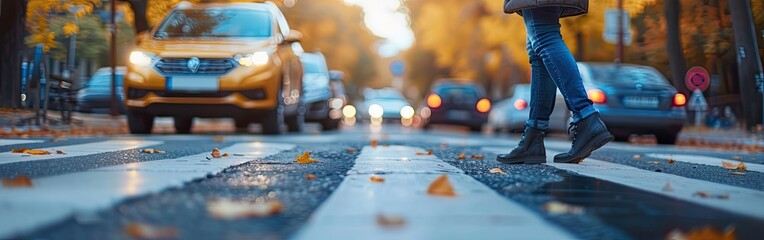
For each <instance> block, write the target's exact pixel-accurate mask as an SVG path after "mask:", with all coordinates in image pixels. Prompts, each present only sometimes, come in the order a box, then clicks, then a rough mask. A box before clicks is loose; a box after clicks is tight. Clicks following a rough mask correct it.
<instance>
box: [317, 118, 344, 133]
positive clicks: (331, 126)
mask: <svg viewBox="0 0 764 240" xmlns="http://www.w3.org/2000/svg"><path fill="white" fill-rule="evenodd" d="M339 127H340V120H339V119H331V118H328V117H327V118H324V119H323V120H321V128H322V129H323V130H324V131H332V130H337V128H339Z"/></svg>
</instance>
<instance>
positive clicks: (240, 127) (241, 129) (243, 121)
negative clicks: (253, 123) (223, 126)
mask: <svg viewBox="0 0 764 240" xmlns="http://www.w3.org/2000/svg"><path fill="white" fill-rule="evenodd" d="M233 121H234V125H235V126H236V132H237V133H247V132H248V131H249V123H250V121H249V119H247V118H245V117H239V118H234V119H233Z"/></svg>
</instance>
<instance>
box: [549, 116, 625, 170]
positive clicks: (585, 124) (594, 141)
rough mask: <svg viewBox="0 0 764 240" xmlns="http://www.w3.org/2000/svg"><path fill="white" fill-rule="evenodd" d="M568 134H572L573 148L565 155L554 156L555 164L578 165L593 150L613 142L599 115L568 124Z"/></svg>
mask: <svg viewBox="0 0 764 240" xmlns="http://www.w3.org/2000/svg"><path fill="white" fill-rule="evenodd" d="M568 134H573V136H572V137H573V147H571V149H570V151H568V152H566V153H560V154H557V155H555V156H554V162H556V163H579V162H581V161H583V160H584V158H587V157H589V155H591V154H592V152H594V150H597V149H599V148H601V147H602V146H604V145H605V144H607V143H608V142H610V141H613V135H610V132H608V130H607V127H606V126H605V123H603V122H602V119H600V114H599V113H594V114H592V115H589V116H588V117H586V118H584V119H581V121H579V122H578V123H570V127H569V128H568Z"/></svg>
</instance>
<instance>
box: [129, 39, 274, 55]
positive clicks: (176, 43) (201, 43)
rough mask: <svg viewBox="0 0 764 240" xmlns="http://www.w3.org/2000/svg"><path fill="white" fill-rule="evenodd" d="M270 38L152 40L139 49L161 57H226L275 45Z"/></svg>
mask: <svg viewBox="0 0 764 240" xmlns="http://www.w3.org/2000/svg"><path fill="white" fill-rule="evenodd" d="M275 45H276V43H275V42H274V41H272V40H271V39H256V40H252V39H241V41H232V40H226V41H220V40H182V41H181V40H153V41H147V42H145V43H143V44H141V46H140V49H141V50H144V51H147V52H152V53H155V54H157V55H159V56H160V57H163V58H182V57H191V56H194V57H200V58H228V57H233V56H234V55H236V54H248V53H254V52H256V51H262V50H268V49H271V48H273V47H275Z"/></svg>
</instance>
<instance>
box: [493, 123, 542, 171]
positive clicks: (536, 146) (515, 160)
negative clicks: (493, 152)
mask: <svg viewBox="0 0 764 240" xmlns="http://www.w3.org/2000/svg"><path fill="white" fill-rule="evenodd" d="M545 134H546V132H545V131H543V130H540V129H535V128H532V127H527V126H526V127H525V131H523V137H522V138H520V142H519V143H517V147H515V149H512V151H511V152H509V154H499V155H497V156H496V161H499V162H501V163H506V164H519V163H527V164H538V163H545V162H546V149H545V148H544V135H545Z"/></svg>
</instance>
